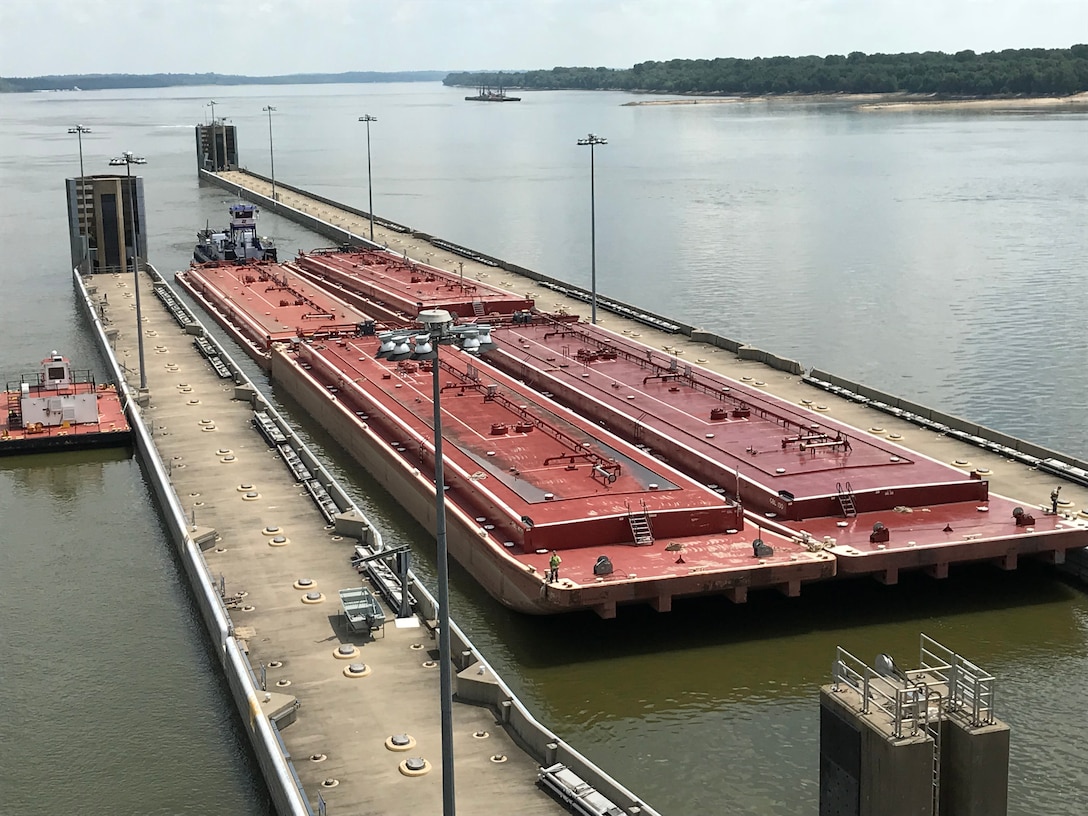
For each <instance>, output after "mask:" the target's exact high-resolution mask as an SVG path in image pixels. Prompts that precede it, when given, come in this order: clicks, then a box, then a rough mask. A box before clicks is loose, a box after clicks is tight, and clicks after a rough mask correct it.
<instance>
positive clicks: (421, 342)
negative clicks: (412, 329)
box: [412, 334, 434, 356]
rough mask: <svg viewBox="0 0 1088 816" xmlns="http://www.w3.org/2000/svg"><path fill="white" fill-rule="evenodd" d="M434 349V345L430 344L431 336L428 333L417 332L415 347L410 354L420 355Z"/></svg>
mask: <svg viewBox="0 0 1088 816" xmlns="http://www.w3.org/2000/svg"><path fill="white" fill-rule="evenodd" d="M432 351H434V346H432V345H431V336H430V335H429V334H417V335H416V348H415V351H413V352H412V354H414V355H416V356H422V355H425V354H430V353H431V352H432Z"/></svg>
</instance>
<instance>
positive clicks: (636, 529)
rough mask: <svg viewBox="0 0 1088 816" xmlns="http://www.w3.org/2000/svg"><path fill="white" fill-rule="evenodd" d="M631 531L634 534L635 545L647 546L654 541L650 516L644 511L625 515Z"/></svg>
mask: <svg viewBox="0 0 1088 816" xmlns="http://www.w3.org/2000/svg"><path fill="white" fill-rule="evenodd" d="M627 521H628V523H630V525H631V532H632V533H633V534H634V536H635V545H636V546H639V547H648V546H650V545H651V544H653V543H654V532H653V530H651V529H650V518H649V516H647V515H646V514H645V513H637V514H636V513H631V514H629V515H628V516H627Z"/></svg>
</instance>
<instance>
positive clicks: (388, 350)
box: [378, 332, 396, 354]
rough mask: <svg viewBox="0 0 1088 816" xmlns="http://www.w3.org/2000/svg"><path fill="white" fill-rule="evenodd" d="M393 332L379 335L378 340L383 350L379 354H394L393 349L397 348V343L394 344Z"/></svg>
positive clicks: (379, 350)
mask: <svg viewBox="0 0 1088 816" xmlns="http://www.w3.org/2000/svg"><path fill="white" fill-rule="evenodd" d="M393 336H394V335H393V332H382V333H381V334H379V335H378V340H379V341H380V342H381V344H382V345H381V348H380V349H378V354H392V353H393V349H394V348H396V343H394V342H393Z"/></svg>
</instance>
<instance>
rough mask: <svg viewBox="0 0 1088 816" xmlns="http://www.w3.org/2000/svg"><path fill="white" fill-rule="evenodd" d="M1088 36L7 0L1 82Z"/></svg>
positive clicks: (955, 45) (748, 17)
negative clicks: (91, 75) (82, 75)
mask: <svg viewBox="0 0 1088 816" xmlns="http://www.w3.org/2000/svg"><path fill="white" fill-rule="evenodd" d="M1077 42H1088V0H521V2H518V1H517V0H214V2H213V0H0V76H32V75H39V74H80V73H158V72H175V73H205V72H215V73H223V74H228V73H238V74H250V75H269V74H287V73H297V72H323V73H325V72H327V73H335V72H340V71H353V70H374V71H396V70H412V69H440V70H447V69H448V70H470V69H488V68H508V69H519V68H551V67H553V66H556V65H593V66H597V65H605V66H609V67H620V68H626V67H629V66H631V65H632V64H634V63H636V62H641V61H643V60H651V59H656V60H664V59H674V58H708V57H719V56H733V57H754V56H774V55H779V54H785V55H790V56H798V55H802V54H820V55H824V54H845V53H848V52H850V51H864V52H866V53H872V52H876V51H883V52H899V51H926V50H935V51H959V50H962V49H965V48H970V49H973V50H975V51H991V50H1000V49H1003V48H1028V47H1049V48H1062V47H1068V46H1070V45H1072V44H1074V43H1077Z"/></svg>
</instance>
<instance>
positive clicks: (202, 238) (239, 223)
mask: <svg viewBox="0 0 1088 816" xmlns="http://www.w3.org/2000/svg"><path fill="white" fill-rule="evenodd" d="M258 212H259V210H258V209H257V205H256V204H247V203H242V204H232V205H231V206H230V226H229V227H227V229H226V230H223V231H221V232H217V231H215V230H212V229H202V230H200V231H198V232H197V234H196V237H197V245H196V247H195V248H194V249H193V260H194V261H196V262H197V263H212V262H214V261H275V260H277V258H276V245H275V244H274V243H273V242H272V239H271V238H264V237H259V236H258V235H257V213H258Z"/></svg>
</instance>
